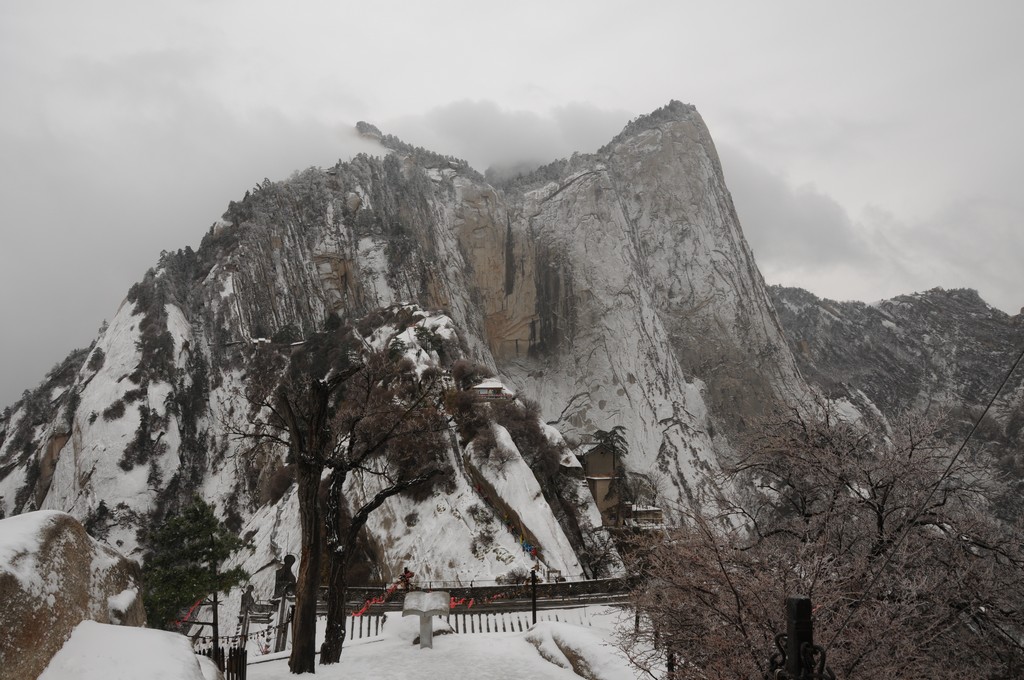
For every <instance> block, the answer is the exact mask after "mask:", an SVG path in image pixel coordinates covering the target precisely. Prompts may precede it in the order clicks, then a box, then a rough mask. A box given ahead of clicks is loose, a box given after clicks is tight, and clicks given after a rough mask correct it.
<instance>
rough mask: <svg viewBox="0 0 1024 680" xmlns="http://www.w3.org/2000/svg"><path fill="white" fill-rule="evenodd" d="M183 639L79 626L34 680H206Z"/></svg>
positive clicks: (89, 624)
mask: <svg viewBox="0 0 1024 680" xmlns="http://www.w3.org/2000/svg"><path fill="white" fill-rule="evenodd" d="M206 677H207V676H206V675H204V672H203V669H202V668H201V667H200V663H199V657H197V656H196V655H195V654H194V653H193V651H192V646H191V645H190V644H189V641H188V638H186V637H185V636H183V635H180V634H178V633H169V632H166V631H162V630H151V629H148V628H126V627H123V626H111V625H107V624H102V623H97V622H95V621H82V622H81V623H80V624H78V626H77V627H76V628H75V629H74V632H73V633H72V634H71V638H70V639H69V640H68V641H67V642H66V643H65V644H64V646H63V647H61V649H60V651H59V652H57V654H56V655H55V656H54V657H53V659H52V660H51V661H50V664H49V665H48V666H47V667H46V670H45V671H43V674H42V675H41V676H39V680H139V679H140V678H145V679H146V680H206Z"/></svg>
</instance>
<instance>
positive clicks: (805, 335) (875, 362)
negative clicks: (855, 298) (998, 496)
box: [770, 287, 1024, 479]
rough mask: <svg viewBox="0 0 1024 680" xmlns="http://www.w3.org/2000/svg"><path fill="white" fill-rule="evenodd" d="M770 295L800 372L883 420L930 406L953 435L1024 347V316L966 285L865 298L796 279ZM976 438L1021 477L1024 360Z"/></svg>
mask: <svg viewBox="0 0 1024 680" xmlns="http://www.w3.org/2000/svg"><path fill="white" fill-rule="evenodd" d="M770 294H771V296H772V299H773V301H774V303H775V308H776V310H777V311H778V315H779V319H780V320H781V322H782V325H783V327H784V328H785V329H786V336H787V338H788V341H789V343H790V346H791V348H792V350H793V354H794V355H795V356H796V359H797V363H798V364H799V366H800V369H801V371H802V372H803V374H804V375H805V376H806V377H807V380H808V381H810V382H811V383H812V384H814V385H815V386H816V387H818V388H819V389H820V391H821V392H822V393H823V394H825V395H827V396H829V397H832V398H834V399H840V400H848V401H849V402H850V403H851V404H853V405H855V406H856V407H857V409H858V410H859V411H860V412H862V413H864V414H872V413H876V414H880V415H883V416H884V417H885V418H886V419H889V420H891V419H893V418H896V417H898V416H900V415H901V414H904V413H917V414H928V415H930V416H934V417H935V418H936V419H940V420H942V421H944V422H946V423H947V425H948V426H950V427H952V429H953V432H955V433H956V436H957V437H959V438H960V439H962V438H963V436H964V435H965V434H966V433H967V431H968V430H969V428H970V427H971V425H972V424H973V423H974V422H975V421H976V420H977V419H978V417H979V416H980V415H981V413H982V412H983V410H984V408H985V406H986V404H987V403H988V402H989V400H990V399H991V398H992V396H993V395H994V394H995V391H996V389H997V388H998V387H999V385H1000V383H1001V382H1002V381H1003V379H1004V378H1005V377H1006V374H1007V372H1008V371H1009V370H1010V368H1011V366H1012V365H1013V363H1014V361H1015V360H1016V359H1017V358H1018V356H1019V354H1020V352H1021V351H1022V349H1024V315H1021V314H1018V315H1016V316H1009V315H1007V314H1005V313H1004V312H1002V311H1000V310H998V309H995V308H993V307H991V306H990V305H988V304H986V303H985V302H984V301H983V300H982V299H981V298H980V297H979V296H978V294H977V292H975V291H973V290H968V289H959V290H942V289H940V288H936V289H933V290H929V291H927V292H924V293H915V294H913V295H901V296H899V297H895V298H893V299H891V300H883V301H881V302H878V303H876V304H872V305H867V304H864V303H861V302H836V301H834V300H823V299H820V298H818V297H816V296H814V295H812V294H811V293H808V292H807V291H805V290H801V289H799V288H781V287H772V288H770ZM975 437H976V439H975V441H976V442H977V443H978V444H980V445H984V446H985V447H986V448H988V449H989V450H990V452H991V453H993V454H994V455H995V456H996V458H997V459H998V460H999V462H1000V463H1001V465H1002V467H1003V468H1004V470H1005V471H1007V472H1009V473H1010V474H1012V475H1013V476H1014V477H1015V478H1017V479H1024V457H1022V452H1024V367H1018V369H1017V371H1015V372H1014V373H1013V375H1012V376H1011V377H1010V379H1009V380H1008V381H1007V384H1006V386H1005V387H1004V388H1003V390H1002V392H1001V393H1000V397H999V399H997V400H996V401H995V402H994V403H993V405H992V409H991V411H990V412H989V415H988V416H987V417H986V419H985V421H983V422H982V426H981V427H980V428H979V430H978V432H977V433H976V435H975Z"/></svg>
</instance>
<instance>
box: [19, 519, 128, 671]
mask: <svg viewBox="0 0 1024 680" xmlns="http://www.w3.org/2000/svg"><path fill="white" fill-rule="evenodd" d="M139 577H140V573H139V566H138V565H137V564H136V563H135V562H132V561H130V560H128V559H126V558H125V557H123V556H122V555H120V554H119V553H117V552H116V551H114V550H113V549H111V548H108V547H106V546H104V545H102V544H101V543H98V542H97V541H95V540H93V539H92V538H90V537H89V535H88V534H87V533H86V532H85V529H84V528H83V527H82V525H81V524H80V523H79V522H78V521H77V520H76V519H75V518H74V517H72V516H71V515H68V514H66V513H63V512H56V511H50V510H46V511H40V512H30V513H26V514H23V515H17V516H15V517H10V518H8V519H4V520H0V668H2V669H3V673H2V675H3V677H5V678H7V677H10V678H34V677H37V676H38V675H39V673H40V672H42V670H43V669H44V668H46V665H47V664H48V663H49V662H50V659H51V658H52V657H53V655H54V654H55V653H56V652H57V650H59V649H60V648H61V646H62V645H63V644H64V642H65V641H66V640H67V639H68V637H69V636H70V635H71V632H72V631H73V630H74V629H75V626H77V625H78V624H79V623H81V622H82V621H84V620H93V621H99V622H101V623H115V624H122V625H130V626H141V625H144V624H145V621H146V615H145V611H144V610H143V608H142V598H141V597H140V587H139V583H140V578H139ZM138 677H143V676H138Z"/></svg>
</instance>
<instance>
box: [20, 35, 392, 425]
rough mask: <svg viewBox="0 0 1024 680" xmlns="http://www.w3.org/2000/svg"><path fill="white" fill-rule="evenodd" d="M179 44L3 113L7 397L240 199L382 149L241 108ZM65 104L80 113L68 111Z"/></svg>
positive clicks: (94, 72)
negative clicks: (163, 255) (18, 113)
mask: <svg viewBox="0 0 1024 680" xmlns="http://www.w3.org/2000/svg"><path fill="white" fill-rule="evenodd" d="M201 63H202V62H201V60H199V61H197V60H196V59H194V58H193V57H191V56H188V55H184V56H183V55H181V54H178V53H175V52H166V51H164V52H156V53H134V54H132V55H129V56H128V57H125V58H123V59H117V60H107V61H88V60H85V61H82V62H80V63H78V64H76V65H75V66H74V67H72V68H70V70H68V71H66V72H64V74H63V75H62V76H61V78H63V79H66V80H67V81H68V82H69V83H70V82H72V81H73V83H74V85H73V86H70V85H68V84H65V85H63V86H60V87H56V86H55V87H53V88H52V89H51V88H49V87H48V88H43V89H41V90H40V92H41V93H42V94H40V96H38V97H36V98H35V99H34V100H32V101H31V102H30V103H26V104H24V105H23V106H22V109H21V110H22V112H23V113H26V112H31V115H25V116H23V117H22V118H20V119H18V120H15V119H12V118H4V119H0V148H3V149H4V153H3V154H2V155H0V176H2V177H4V181H3V182H2V183H0V205H2V213H0V220H2V222H0V239H2V241H0V277H2V284H3V285H0V309H2V310H3V313H4V318H5V321H4V324H3V325H4V332H3V333H0V356H3V357H10V358H16V359H15V360H11V361H4V362H3V366H2V371H0V405H5V404H9V403H11V402H13V401H14V400H15V399H16V398H17V396H18V395H19V394H20V393H21V391H22V390H23V389H25V388H26V387H30V386H33V385H35V384H36V383H37V382H38V380H39V379H40V377H41V376H42V375H43V373H44V372H45V371H46V370H48V369H49V368H50V367H51V366H52V365H53V364H54V363H55V362H57V361H59V360H60V359H62V358H63V357H64V356H65V355H66V354H67V352H68V351H70V350H71V349H72V348H74V347H81V346H85V345H87V344H88V343H89V342H90V341H91V340H92V339H93V337H95V331H96V328H97V327H98V326H99V325H100V323H101V321H102V320H103V319H109V318H111V317H112V316H113V314H114V312H115V311H116V309H117V306H118V304H119V303H120V301H121V300H122V299H123V297H124V294H125V292H126V291H127V290H128V288H129V287H130V286H131V284H132V283H134V282H135V281H137V280H139V279H140V278H141V276H142V274H143V273H144V272H145V270H146V269H147V268H148V267H150V266H152V265H154V264H155V263H156V260H157V256H158V254H159V252H160V251H161V250H165V249H166V250H176V249H178V248H183V247H184V246H186V245H191V246H193V247H196V246H197V245H198V243H199V240H200V239H201V238H202V235H203V233H204V232H205V231H206V229H208V228H209V226H210V224H211V223H212V222H213V221H214V220H216V219H217V218H218V217H219V216H220V215H221V213H223V211H224V210H225V209H226V207H227V204H228V202H229V201H230V200H232V199H237V198H239V197H240V196H241V195H242V194H243V193H244V192H245V190H246V189H248V188H250V187H252V186H253V185H254V184H256V183H258V182H260V181H262V179H263V178H264V177H271V178H273V179H280V178H283V177H287V176H288V175H290V174H291V172H292V171H294V170H296V169H299V168H303V167H308V166H309V165H311V164H319V165H329V164H333V163H334V162H335V161H336V160H337V159H338V158H348V157H351V156H352V155H353V154H355V153H357V152H359V151H368V152H376V153H379V152H380V147H378V146H376V145H375V144H372V143H370V142H368V141H366V140H363V139H361V138H359V137H358V136H357V135H355V134H354V132H353V131H352V129H351V124H348V123H344V124H342V123H339V124H338V125H337V126H329V125H326V124H324V123H322V122H320V121H318V120H315V119H305V120H296V119H293V118H289V117H286V116H283V115H281V114H279V113H276V112H274V111H273V110H270V109H267V110H263V111H247V112H245V113H244V114H239V113H236V112H234V111H232V110H231V109H230V107H228V106H226V105H225V104H223V103H222V102H221V100H219V99H217V98H214V97H211V96H210V95H209V94H208V93H207V92H205V91H204V90H203V89H202V87H201V86H199V85H196V84H193V81H192V76H193V75H195V69H197V68H200V66H201ZM66 111H74V112H75V116H74V117H73V118H69V117H67V116H66V115H65V112H66Z"/></svg>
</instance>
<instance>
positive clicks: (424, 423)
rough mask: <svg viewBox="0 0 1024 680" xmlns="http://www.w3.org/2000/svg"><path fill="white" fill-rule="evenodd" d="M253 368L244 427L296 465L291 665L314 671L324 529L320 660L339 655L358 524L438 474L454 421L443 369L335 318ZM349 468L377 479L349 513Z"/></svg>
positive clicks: (268, 350) (266, 353)
mask: <svg viewBox="0 0 1024 680" xmlns="http://www.w3.org/2000/svg"><path fill="white" fill-rule="evenodd" d="M249 375H250V376H251V379H250V382H249V386H248V395H247V396H248V398H249V401H250V404H251V405H252V408H251V410H250V414H249V421H250V422H249V427H248V429H247V430H245V431H244V432H242V433H241V434H242V436H244V437H246V438H248V439H252V440H255V441H256V442H257V444H259V443H262V442H266V441H271V442H277V443H279V444H281V445H284V446H287V447H288V452H289V453H288V458H289V462H290V463H292V464H294V470H295V482H296V487H297V498H298V502H299V526H300V531H301V537H302V538H301V548H300V567H299V574H298V578H297V579H296V588H295V615H294V620H293V632H292V653H291V657H290V659H289V669H290V670H291V672H292V673H312V672H315V654H316V648H315V633H316V601H317V593H318V590H319V585H320V576H321V559H322V556H323V555H322V539H321V536H322V535H326V540H327V548H328V559H329V568H330V577H329V583H328V620H327V631H328V636H327V639H326V641H325V643H324V646H323V648H322V649H321V663H333V662H337V661H338V659H339V657H340V654H341V646H342V643H343V641H344V617H345V609H344V607H345V602H344V597H345V582H346V573H347V567H348V563H349V561H350V560H351V556H352V553H353V551H354V550H353V549H354V546H355V542H356V538H357V535H358V533H359V531H360V530H361V529H362V528H363V527H364V526H365V524H366V521H367V519H368V518H369V516H370V514H371V513H372V512H373V511H374V510H376V509H377V508H378V507H380V506H381V505H382V504H383V503H384V502H385V501H386V500H387V499H388V498H390V497H392V496H394V495H396V494H398V493H402V492H403V491H408V490H410V489H413V488H415V487H417V486H418V485H420V484H423V483H424V482H425V481H427V480H429V479H430V478H432V477H435V476H437V475H439V474H441V471H442V467H441V466H440V465H439V464H438V461H439V456H438V453H439V452H440V451H441V450H442V449H443V446H444V441H443V438H442V437H441V434H442V433H443V432H444V431H445V430H446V429H447V427H448V421H447V418H446V416H445V415H444V413H443V411H442V409H441V408H440V406H439V404H440V402H441V394H440V385H441V382H440V373H439V372H438V371H436V370H434V369H429V370H426V371H423V372H422V373H417V371H416V370H415V369H414V367H413V365H412V363H411V362H409V361H408V360H407V359H403V358H402V357H401V356H400V354H399V353H394V352H388V351H387V350H373V349H370V348H369V347H367V346H366V344H365V343H364V342H363V341H362V339H361V338H360V337H359V336H358V334H357V333H355V332H354V331H353V330H352V329H351V328H347V327H343V326H341V325H340V324H339V323H338V322H337V321H336V320H334V321H333V322H332V323H329V324H328V328H327V330H325V331H324V332H322V333H317V334H314V335H312V336H310V337H309V338H307V339H306V341H305V342H304V343H303V344H302V345H301V346H298V347H297V348H296V347H293V346H286V347H275V346H263V347H259V348H258V349H257V351H256V353H255V356H254V357H253V360H252V362H251V363H250V369H249ZM325 472H329V476H328V480H327V493H326V500H325V501H324V502H323V503H322V502H321V493H320V492H321V480H322V479H323V476H324V473H325ZM350 475H363V476H368V477H373V478H376V479H379V480H380V483H379V484H378V490H377V491H376V493H375V494H374V495H373V496H372V497H371V498H370V499H368V500H366V501H365V502H363V503H362V504H361V505H359V506H358V507H357V508H356V510H355V512H354V513H352V515H351V516H350V517H349V516H348V515H347V513H346V512H345V511H346V510H347V506H346V499H345V496H344V494H345V483H346V481H347V480H348V479H349V477H350ZM346 520H347V522H346Z"/></svg>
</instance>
